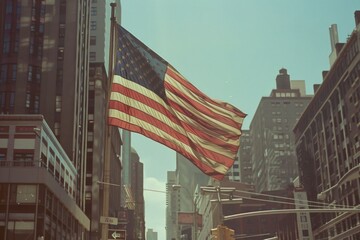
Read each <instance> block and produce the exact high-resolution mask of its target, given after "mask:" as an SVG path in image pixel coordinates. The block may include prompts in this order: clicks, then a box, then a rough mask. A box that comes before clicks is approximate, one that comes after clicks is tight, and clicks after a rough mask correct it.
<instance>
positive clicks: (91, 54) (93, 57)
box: [90, 52, 96, 61]
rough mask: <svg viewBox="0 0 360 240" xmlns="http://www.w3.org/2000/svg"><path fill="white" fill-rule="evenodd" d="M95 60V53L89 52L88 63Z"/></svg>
mask: <svg viewBox="0 0 360 240" xmlns="http://www.w3.org/2000/svg"><path fill="white" fill-rule="evenodd" d="M95 60H96V52H90V61H95Z"/></svg>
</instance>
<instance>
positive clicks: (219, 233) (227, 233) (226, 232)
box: [210, 225, 235, 240]
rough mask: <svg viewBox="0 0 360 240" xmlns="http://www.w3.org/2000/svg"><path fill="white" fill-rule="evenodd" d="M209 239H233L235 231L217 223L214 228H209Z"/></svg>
mask: <svg viewBox="0 0 360 240" xmlns="http://www.w3.org/2000/svg"><path fill="white" fill-rule="evenodd" d="M210 232H211V239H212V240H234V239H235V238H234V233H235V231H234V230H232V229H230V228H228V227H226V226H223V225H218V226H217V227H216V228H213V229H211V231H210Z"/></svg>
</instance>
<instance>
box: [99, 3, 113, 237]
mask: <svg viewBox="0 0 360 240" xmlns="http://www.w3.org/2000/svg"><path fill="white" fill-rule="evenodd" d="M110 6H111V18H110V20H111V25H110V51H109V71H108V82H107V84H108V85H107V93H106V96H107V100H106V110H105V112H106V118H105V122H106V127H105V128H106V130H105V144H104V152H105V154H104V165H103V182H105V183H109V182H110V157H111V154H110V153H111V129H112V127H111V126H110V125H109V124H108V123H107V121H108V117H109V101H110V94H111V83H112V77H113V67H114V66H113V65H114V55H115V54H114V35H115V31H114V30H115V24H116V17H115V7H116V3H110ZM109 187H110V186H109V185H108V184H104V185H103V202H102V216H104V217H108V216H109ZM108 231H109V228H108V224H105V223H103V224H102V228H101V239H102V240H108Z"/></svg>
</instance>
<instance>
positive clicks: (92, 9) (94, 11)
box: [91, 7, 97, 16]
mask: <svg viewBox="0 0 360 240" xmlns="http://www.w3.org/2000/svg"><path fill="white" fill-rule="evenodd" d="M96 14H97V10H96V7H91V16H96Z"/></svg>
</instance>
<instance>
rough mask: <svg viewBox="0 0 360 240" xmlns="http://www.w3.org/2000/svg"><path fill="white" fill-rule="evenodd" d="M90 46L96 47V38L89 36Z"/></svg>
mask: <svg viewBox="0 0 360 240" xmlns="http://www.w3.org/2000/svg"><path fill="white" fill-rule="evenodd" d="M90 45H96V36H90Z"/></svg>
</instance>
